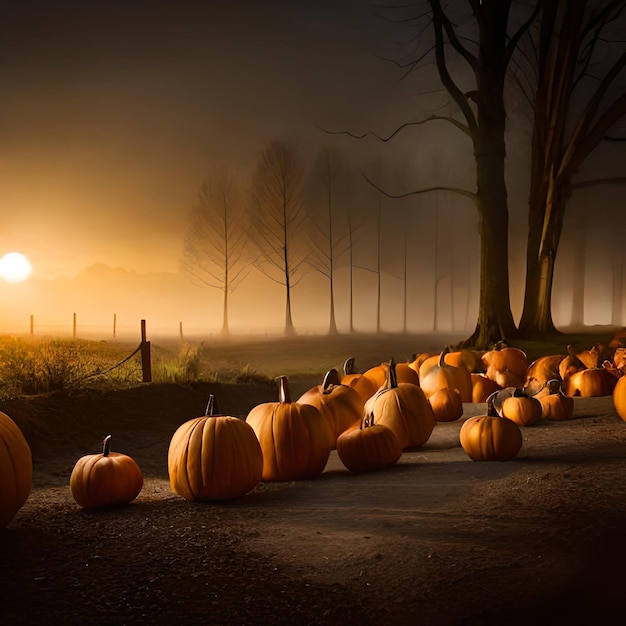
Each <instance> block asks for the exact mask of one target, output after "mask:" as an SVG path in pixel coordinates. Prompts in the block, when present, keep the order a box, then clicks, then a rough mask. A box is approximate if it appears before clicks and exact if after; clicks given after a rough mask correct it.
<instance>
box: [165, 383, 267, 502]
mask: <svg viewBox="0 0 626 626" xmlns="http://www.w3.org/2000/svg"><path fill="white" fill-rule="evenodd" d="M214 407H215V397H214V396H213V395H212V394H211V395H210V396H209V403H208V405H207V410H206V413H205V415H204V416H202V417H196V418H194V419H190V420H188V421H186V422H185V423H184V424H182V425H181V426H179V427H178V428H177V429H176V431H175V432H174V435H173V436H172V439H171V440H170V445H169V449H168V453H167V467H168V473H169V478H170V487H171V489H172V491H173V492H174V493H177V494H178V495H180V496H182V497H183V498H187V500H207V501H219V500H229V499H231V498H237V497H239V496H243V495H245V494H246V493H248V492H249V491H251V490H252V489H254V487H256V485H257V484H258V483H259V482H260V481H261V473H262V471H263V453H262V452H261V445H260V444H259V441H258V439H257V437H256V434H255V432H254V430H252V428H251V426H250V425H249V424H247V423H246V422H245V421H243V420H241V419H239V418H237V417H231V416H230V415H215V414H214V413H213V411H214Z"/></svg>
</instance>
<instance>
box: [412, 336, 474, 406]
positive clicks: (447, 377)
mask: <svg viewBox="0 0 626 626" xmlns="http://www.w3.org/2000/svg"><path fill="white" fill-rule="evenodd" d="M449 352H450V348H448V347H446V348H444V350H442V352H441V353H440V354H439V358H438V360H437V364H436V365H433V364H432V360H426V361H424V363H422V365H421V367H420V371H419V383H420V387H421V388H422V390H423V391H424V393H425V394H426V397H427V398H429V397H430V396H431V395H432V394H433V393H435V392H436V391H438V390H439V389H442V388H443V387H450V388H452V389H456V390H458V392H459V393H460V394H461V401H462V402H471V401H472V376H471V373H470V371H469V370H468V369H467V367H466V366H465V364H464V363H463V362H462V360H461V361H459V362H460V363H461V364H460V365H450V364H448V363H446V355H447V354H448V353H449Z"/></svg>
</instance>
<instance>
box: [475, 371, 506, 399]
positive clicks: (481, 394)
mask: <svg viewBox="0 0 626 626" xmlns="http://www.w3.org/2000/svg"><path fill="white" fill-rule="evenodd" d="M471 380H472V402H476V403H481V402H487V398H488V397H489V396H490V395H491V394H492V393H494V392H496V391H500V389H502V387H501V386H500V385H498V383H497V382H496V381H495V380H491V378H487V376H485V374H479V373H478V372H472V373H471Z"/></svg>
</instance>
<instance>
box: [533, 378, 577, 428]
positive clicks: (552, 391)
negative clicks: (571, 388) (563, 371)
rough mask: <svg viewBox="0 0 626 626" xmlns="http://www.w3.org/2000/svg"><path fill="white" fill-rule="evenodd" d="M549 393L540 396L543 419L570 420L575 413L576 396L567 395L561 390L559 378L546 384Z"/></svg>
mask: <svg viewBox="0 0 626 626" xmlns="http://www.w3.org/2000/svg"><path fill="white" fill-rule="evenodd" d="M546 389H547V392H548V393H547V394H546V395H542V396H541V397H539V398H538V400H539V402H540V403H541V419H544V420H554V421H563V420H569V419H571V418H572V416H573V414H574V398H572V397H570V396H566V395H565V394H564V393H563V391H562V390H561V381H560V380H559V379H558V378H553V379H552V380H549V381H548V382H547V384H546Z"/></svg>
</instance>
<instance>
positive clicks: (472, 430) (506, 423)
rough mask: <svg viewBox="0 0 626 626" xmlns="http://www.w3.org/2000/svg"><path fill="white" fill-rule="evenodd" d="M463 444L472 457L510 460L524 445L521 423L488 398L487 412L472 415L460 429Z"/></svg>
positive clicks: (477, 459) (486, 459) (484, 459)
mask: <svg viewBox="0 0 626 626" xmlns="http://www.w3.org/2000/svg"><path fill="white" fill-rule="evenodd" d="M459 439H460V443H461V447H462V448H463V450H465V452H466V454H467V455H468V456H469V457H470V458H471V459H472V460H473V461H508V460H510V459H512V458H514V457H516V456H517V454H518V453H519V451H520V450H521V448H522V443H523V438H522V431H521V429H520V427H519V426H518V425H517V424H515V422H512V421H511V420H510V419H508V418H506V417H500V416H499V415H498V414H497V413H496V412H495V411H494V410H493V403H492V402H490V401H489V400H488V401H487V415H479V416H476V417H470V418H469V419H467V420H465V422H463V426H461V431H460V433H459Z"/></svg>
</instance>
